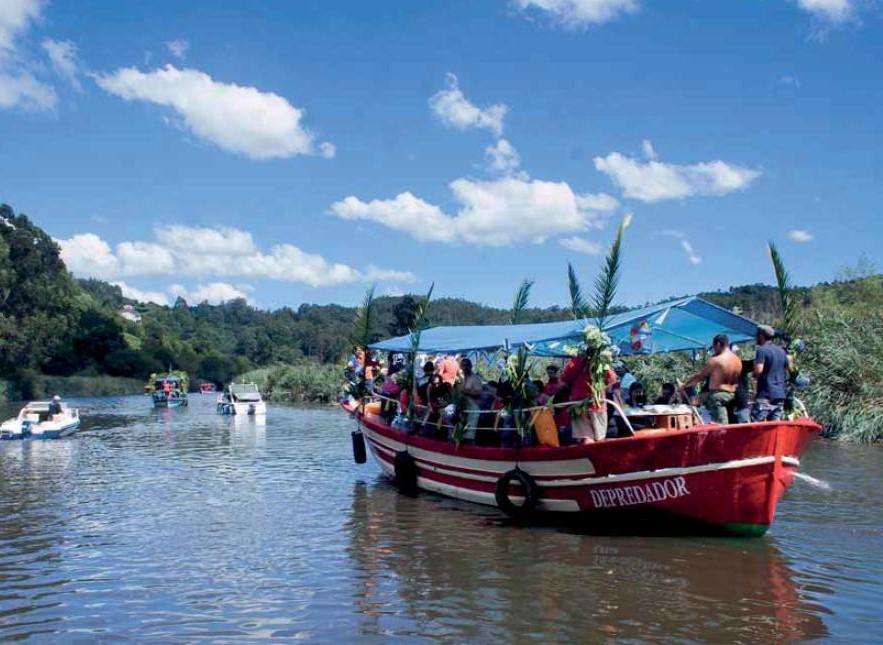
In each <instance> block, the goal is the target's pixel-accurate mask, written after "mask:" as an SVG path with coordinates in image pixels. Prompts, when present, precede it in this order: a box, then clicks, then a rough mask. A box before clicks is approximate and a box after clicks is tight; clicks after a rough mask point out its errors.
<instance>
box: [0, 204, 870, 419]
mask: <svg viewBox="0 0 883 645" xmlns="http://www.w3.org/2000/svg"><path fill="white" fill-rule="evenodd" d="M873 273H874V272H873V270H872V267H871V266H869V265H867V263H866V266H863V267H862V266H860V267H858V268H857V269H853V270H851V271H847V272H845V273H844V275H843V276H842V277H843V278H844V279H843V280H841V281H839V282H834V283H830V284H821V285H816V286H814V287H803V288H797V289H795V292H794V296H795V297H796V298H797V300H798V301H799V303H800V304H801V311H802V312H803V322H802V325H801V326H802V328H803V329H805V333H806V336H807V338H808V339H809V340H810V341H811V342H810V347H811V350H810V353H809V360H810V361H811V362H812V363H813V364H814V366H815V369H816V370H824V371H837V372H839V373H841V375H845V374H849V373H852V372H850V370H852V371H853V372H855V370H859V369H860V370H861V372H860V373H858V372H856V373H855V374H854V376H853V377H846V376H843V378H840V379H839V381H838V382H839V383H841V385H842V387H840V389H839V390H837V391H834V390H830V391H829V390H826V391H825V393H823V394H822V393H819V394H818V397H817V398H819V397H821V398H819V400H825V401H827V399H823V397H828V396H832V397H835V398H834V399H831V400H830V401H829V402H828V403H826V405H825V406H823V407H822V408H820V411H819V413H820V414H821V413H823V412H824V411H825V410H832V409H834V407H836V406H840V408H842V409H843V410H845V412H844V414H846V413H849V414H853V413H854V412H855V410H856V406H851V407H850V406H847V405H846V404H845V403H843V401H848V400H852V399H851V397H856V396H860V397H863V398H865V399H867V400H868V401H869V402H870V403H868V405H865V406H864V407H863V409H866V410H870V409H871V408H872V407H873V409H874V410H876V409H877V408H876V405H877V403H874V402H878V401H879V400H881V398H883V393H881V392H879V389H880V387H883V386H881V385H880V381H881V380H883V377H881V376H880V375H878V374H877V372H879V370H880V369H883V360H881V357H880V347H879V345H880V343H879V334H878V331H880V327H881V323H880V320H881V314H880V311H881V310H883V277H881V276H879V275H873ZM673 295H674V294H673ZM700 295H702V296H703V297H705V298H707V299H709V300H711V301H713V302H715V303H717V304H719V305H721V306H723V307H726V308H728V309H736V310H738V311H741V312H742V313H743V314H745V315H747V316H749V317H752V318H754V319H756V320H758V321H762V322H770V323H773V324H775V323H776V322H777V320H778V319H779V317H780V315H781V314H780V311H779V299H778V295H777V292H776V290H775V288H773V287H771V286H767V285H748V286H741V287H733V288H732V289H730V290H729V291H725V292H715V293H706V294H700ZM415 298H419V296H417V297H414V296H403V297H395V298H394V297H381V298H379V299H378V300H377V301H376V314H377V323H376V325H375V336H376V337H378V338H379V337H382V336H389V335H400V334H405V333H407V332H408V327H409V325H410V324H411V321H412V320H413V315H414V310H415V307H416V303H417V300H416V299H415ZM124 305H133V306H134V307H135V309H136V310H137V311H138V312H139V313H140V314H141V321H140V322H131V321H127V320H125V319H124V318H123V317H121V316H120V315H119V311H120V309H121V308H122V307H123V306H124ZM355 313H356V309H355V307H343V306H340V305H310V304H303V305H301V306H299V307H298V308H297V309H292V308H288V307H284V308H282V309H278V310H276V311H265V310H261V309H256V308H254V307H251V306H249V305H248V304H247V303H246V302H245V301H244V300H234V301H230V302H227V303H224V304H221V305H210V304H207V303H187V302H185V301H184V300H182V299H180V298H179V299H178V301H177V302H175V303H174V305H173V306H171V307H166V306H159V305H154V304H145V303H138V302H134V301H131V300H127V299H126V298H124V297H123V295H122V292H121V291H120V289H119V287H115V286H113V285H110V284H108V283H106V282H101V281H98V280H76V279H74V278H72V277H71V275H70V274H69V273H68V271H67V269H66V268H65V266H64V263H63V262H62V261H61V259H60V257H59V250H58V247H57V246H56V244H55V242H54V241H53V240H52V238H51V237H50V236H49V235H48V234H46V233H45V232H44V231H43V230H41V229H40V228H39V227H38V226H36V225H34V224H33V223H32V222H31V221H30V220H29V219H28V218H27V217H25V216H24V215H16V214H15V213H14V212H13V210H12V209H11V208H10V207H9V206H6V205H3V206H0V380H7V381H12V382H14V383H18V384H21V387H20V388H19V391H20V392H23V393H27V391H28V388H27V384H28V383H29V382H30V381H32V380H33V379H34V378H36V377H38V376H39V375H43V374H45V375H55V376H70V375H82V376H98V375H111V376H127V377H135V378H139V379H143V378H146V377H147V376H148V375H149V374H150V373H151V372H156V371H161V370H163V369H166V368H168V367H169V366H171V367H174V368H176V369H183V370H186V371H187V372H189V373H190V374H191V376H192V377H193V379H192V381H193V382H194V383H198V382H199V381H200V380H206V381H212V382H214V383H216V384H223V383H225V382H227V381H229V380H230V379H231V378H232V377H233V376H235V375H237V374H242V373H244V372H246V371H248V370H251V369H254V368H259V367H263V366H269V365H277V364H287V365H298V364H304V363H309V362H317V363H332V362H337V361H340V360H341V359H342V358H343V356H344V354H345V353H346V352H347V350H348V349H349V346H350V343H351V341H350V340H349V337H350V334H351V332H352V323H353V320H354V317H355ZM569 315H570V314H569V309H566V308H561V307H553V308H547V309H529V310H527V311H526V312H525V314H524V316H523V320H524V321H525V322H536V321H548V320H560V319H562V318H566V317H568V316H569ZM508 317H509V312H508V311H506V310H503V309H498V308H493V307H487V306H484V305H480V304H476V303H473V302H468V301H466V300H462V299H455V298H440V299H438V300H435V301H433V305H432V308H431V323H432V324H433V325H444V324H492V323H503V322H506V321H507V320H508ZM812 336H816V337H818V338H819V339H820V342H817V343H812V340H813V338H812ZM822 338H824V339H825V340H824V343H823V342H821V339H822ZM823 345H824V346H823ZM862 348H865V349H864V350H862ZM863 352H864V353H863ZM817 378H818V376H817ZM856 388H858V389H856ZM853 390H855V391H853ZM836 397H840V398H839V399H837V398H836ZM838 401H839V402H838ZM832 406H833V407H832ZM838 409H839V408H838ZM874 414H876V412H874ZM881 418H883V413H881ZM830 423H831V424H832V425H835V424H839V425H842V421H838V419H835V418H833V417H832V419H831V420H830ZM871 426H873V427H874V428H877V430H873V431H872V432H874V433H879V427H880V419H877V418H876V417H875V420H873V422H872V423H871Z"/></svg>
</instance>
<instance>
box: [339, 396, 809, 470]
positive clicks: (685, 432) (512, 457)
mask: <svg viewBox="0 0 883 645" xmlns="http://www.w3.org/2000/svg"><path fill="white" fill-rule="evenodd" d="M342 407H343V408H344V410H346V411H347V412H349V413H350V414H352V415H354V416H355V417H356V418H357V419H358V421H359V422H360V423H363V424H366V425H369V426H370V428H371V429H372V430H374V431H376V432H380V433H381V434H384V436H386V434H387V433H389V438H390V439H396V440H398V441H400V442H401V443H403V444H405V445H413V446H415V447H418V448H421V449H423V450H429V451H431V452H437V453H440V454H447V455H452V456H458V457H469V458H474V459H487V460H491V461H513V462H517V461H553V460H558V459H578V458H588V457H589V456H590V455H591V454H592V453H594V452H596V451H599V450H600V451H606V449H607V448H609V447H614V446H615V447H624V446H628V445H635V444H640V443H643V442H650V441H658V440H665V439H671V438H676V437H687V436H690V435H693V434H702V433H720V432H726V431H729V430H772V429H774V428H777V427H782V426H786V427H792V428H799V429H803V430H808V431H814V432H816V433H818V432H820V431H821V429H822V426H820V425H819V424H818V423H817V422H815V421H814V420H812V419H810V418H808V417H807V418H801V419H795V420H782V421H757V422H749V423H734V424H703V425H699V426H694V427H692V428H687V429H682V430H679V429H676V428H672V429H663V430H656V431H638V432H636V433H635V435H633V436H630V437H612V438H610V439H605V440H603V441H597V442H594V443H589V444H577V445H570V446H560V447H558V448H556V447H553V446H528V447H520V448H504V447H500V446H476V445H472V444H456V443H453V442H451V441H444V440H440V439H431V438H429V437H421V436H419V435H417V434H410V433H408V432H405V431H402V430H399V429H396V428H393V427H392V426H390V425H389V424H387V423H385V422H384V421H383V419H382V417H380V416H379V415H374V414H364V413H359V412H358V411H357V410H356V409H355V408H354V407H352V406H350V405H347V404H342ZM642 435H643V436H642Z"/></svg>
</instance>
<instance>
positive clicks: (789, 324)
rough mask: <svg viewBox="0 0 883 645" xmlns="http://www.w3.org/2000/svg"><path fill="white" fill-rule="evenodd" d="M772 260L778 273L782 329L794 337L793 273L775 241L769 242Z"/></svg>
mask: <svg viewBox="0 0 883 645" xmlns="http://www.w3.org/2000/svg"><path fill="white" fill-rule="evenodd" d="M769 249H770V260H771V261H772V263H773V272H774V273H775V274H776V288H777V289H778V291H779V306H780V307H781V309H782V325H781V327H782V331H784V332H785V333H786V334H788V335H789V336H790V337H793V336H794V334H795V333H796V331H797V330H796V326H797V310H796V307H795V303H794V299H793V298H792V294H791V290H792V285H791V275H790V274H789V273H788V269H786V268H785V262H784V260H782V255H781V254H780V253H779V249H778V248H777V247H776V245H775V244H774V243H773V242H770V243H769Z"/></svg>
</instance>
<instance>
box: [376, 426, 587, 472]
mask: <svg viewBox="0 0 883 645" xmlns="http://www.w3.org/2000/svg"><path fill="white" fill-rule="evenodd" d="M363 430H364V432H365V434H366V435H367V436H368V437H369V438H370V439H372V440H373V441H375V442H377V443H379V444H380V445H382V446H383V447H384V448H386V449H387V450H392V451H393V452H399V451H400V450H404V449H405V447H406V446H405V444H403V443H402V442H400V441H396V440H395V439H390V438H389V437H385V436H383V435H381V434H380V433H377V432H375V431H373V430H371V429H370V428H368V427H363ZM407 448H408V452H410V453H411V455H413V456H414V457H415V458H416V459H422V460H425V461H432V462H434V463H436V464H441V465H443V466H455V467H457V468H467V469H469V470H476V471H480V472H483V473H487V474H488V475H494V481H496V480H497V479H498V478H499V477H500V476H501V475H502V474H504V473H506V472H508V471H510V470H512V468H514V467H515V462H514V461H494V460H491V459H471V458H469V457H455V456H452V455H446V454H443V453H440V452H433V451H431V450H423V449H422V448H416V447H414V446H407ZM518 466H519V468H521V469H522V470H523V471H525V472H527V473H530V474H531V475H533V476H534V477H544V476H550V475H552V476H556V477H570V478H578V477H586V476H588V475H593V474H594V473H595V467H594V466H593V465H592V462H591V461H589V459H588V458H585V457H583V458H580V459H558V460H549V461H524V462H519V464H518Z"/></svg>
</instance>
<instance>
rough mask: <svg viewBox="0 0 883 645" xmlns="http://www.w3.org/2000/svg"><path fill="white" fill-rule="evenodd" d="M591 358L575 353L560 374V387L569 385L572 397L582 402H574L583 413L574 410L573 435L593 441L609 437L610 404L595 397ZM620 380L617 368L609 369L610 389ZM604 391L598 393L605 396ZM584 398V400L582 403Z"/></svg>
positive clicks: (606, 384)
mask: <svg viewBox="0 0 883 645" xmlns="http://www.w3.org/2000/svg"><path fill="white" fill-rule="evenodd" d="M589 367H590V366H589V361H588V358H587V357H586V356H584V355H583V356H575V357H574V358H571V359H570V361H568V363H567V365H565V366H564V372H563V373H562V374H561V388H562V389H563V388H568V389H569V392H570V393H569V396H568V398H569V400H570V401H574V402H579V403H580V404H579V405H577V406H574V407H575V408H576V409H578V410H580V409H584V410H585V411H584V412H583V413H581V414H573V413H571V415H570V416H571V419H570V424H571V428H572V429H573V438H574V440H576V441H578V442H579V443H594V442H595V441H603V440H604V439H605V438H606V437H607V404H606V403H604V402H602V403H601V404H600V405H599V404H598V403H596V402H595V401H593V399H594V398H595V396H594V395H595V392H593V391H592V385H591V382H590V378H589ZM616 382H617V378H616V372H614V371H613V370H612V369H608V370H606V371H605V373H604V383H605V388H606V389H609V388H610V387H612V386H613V385H615V384H616ZM606 389H605V392H601V393H600V394H599V397H600V398H601V399H604V398H606ZM583 402H584V403H583Z"/></svg>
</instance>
